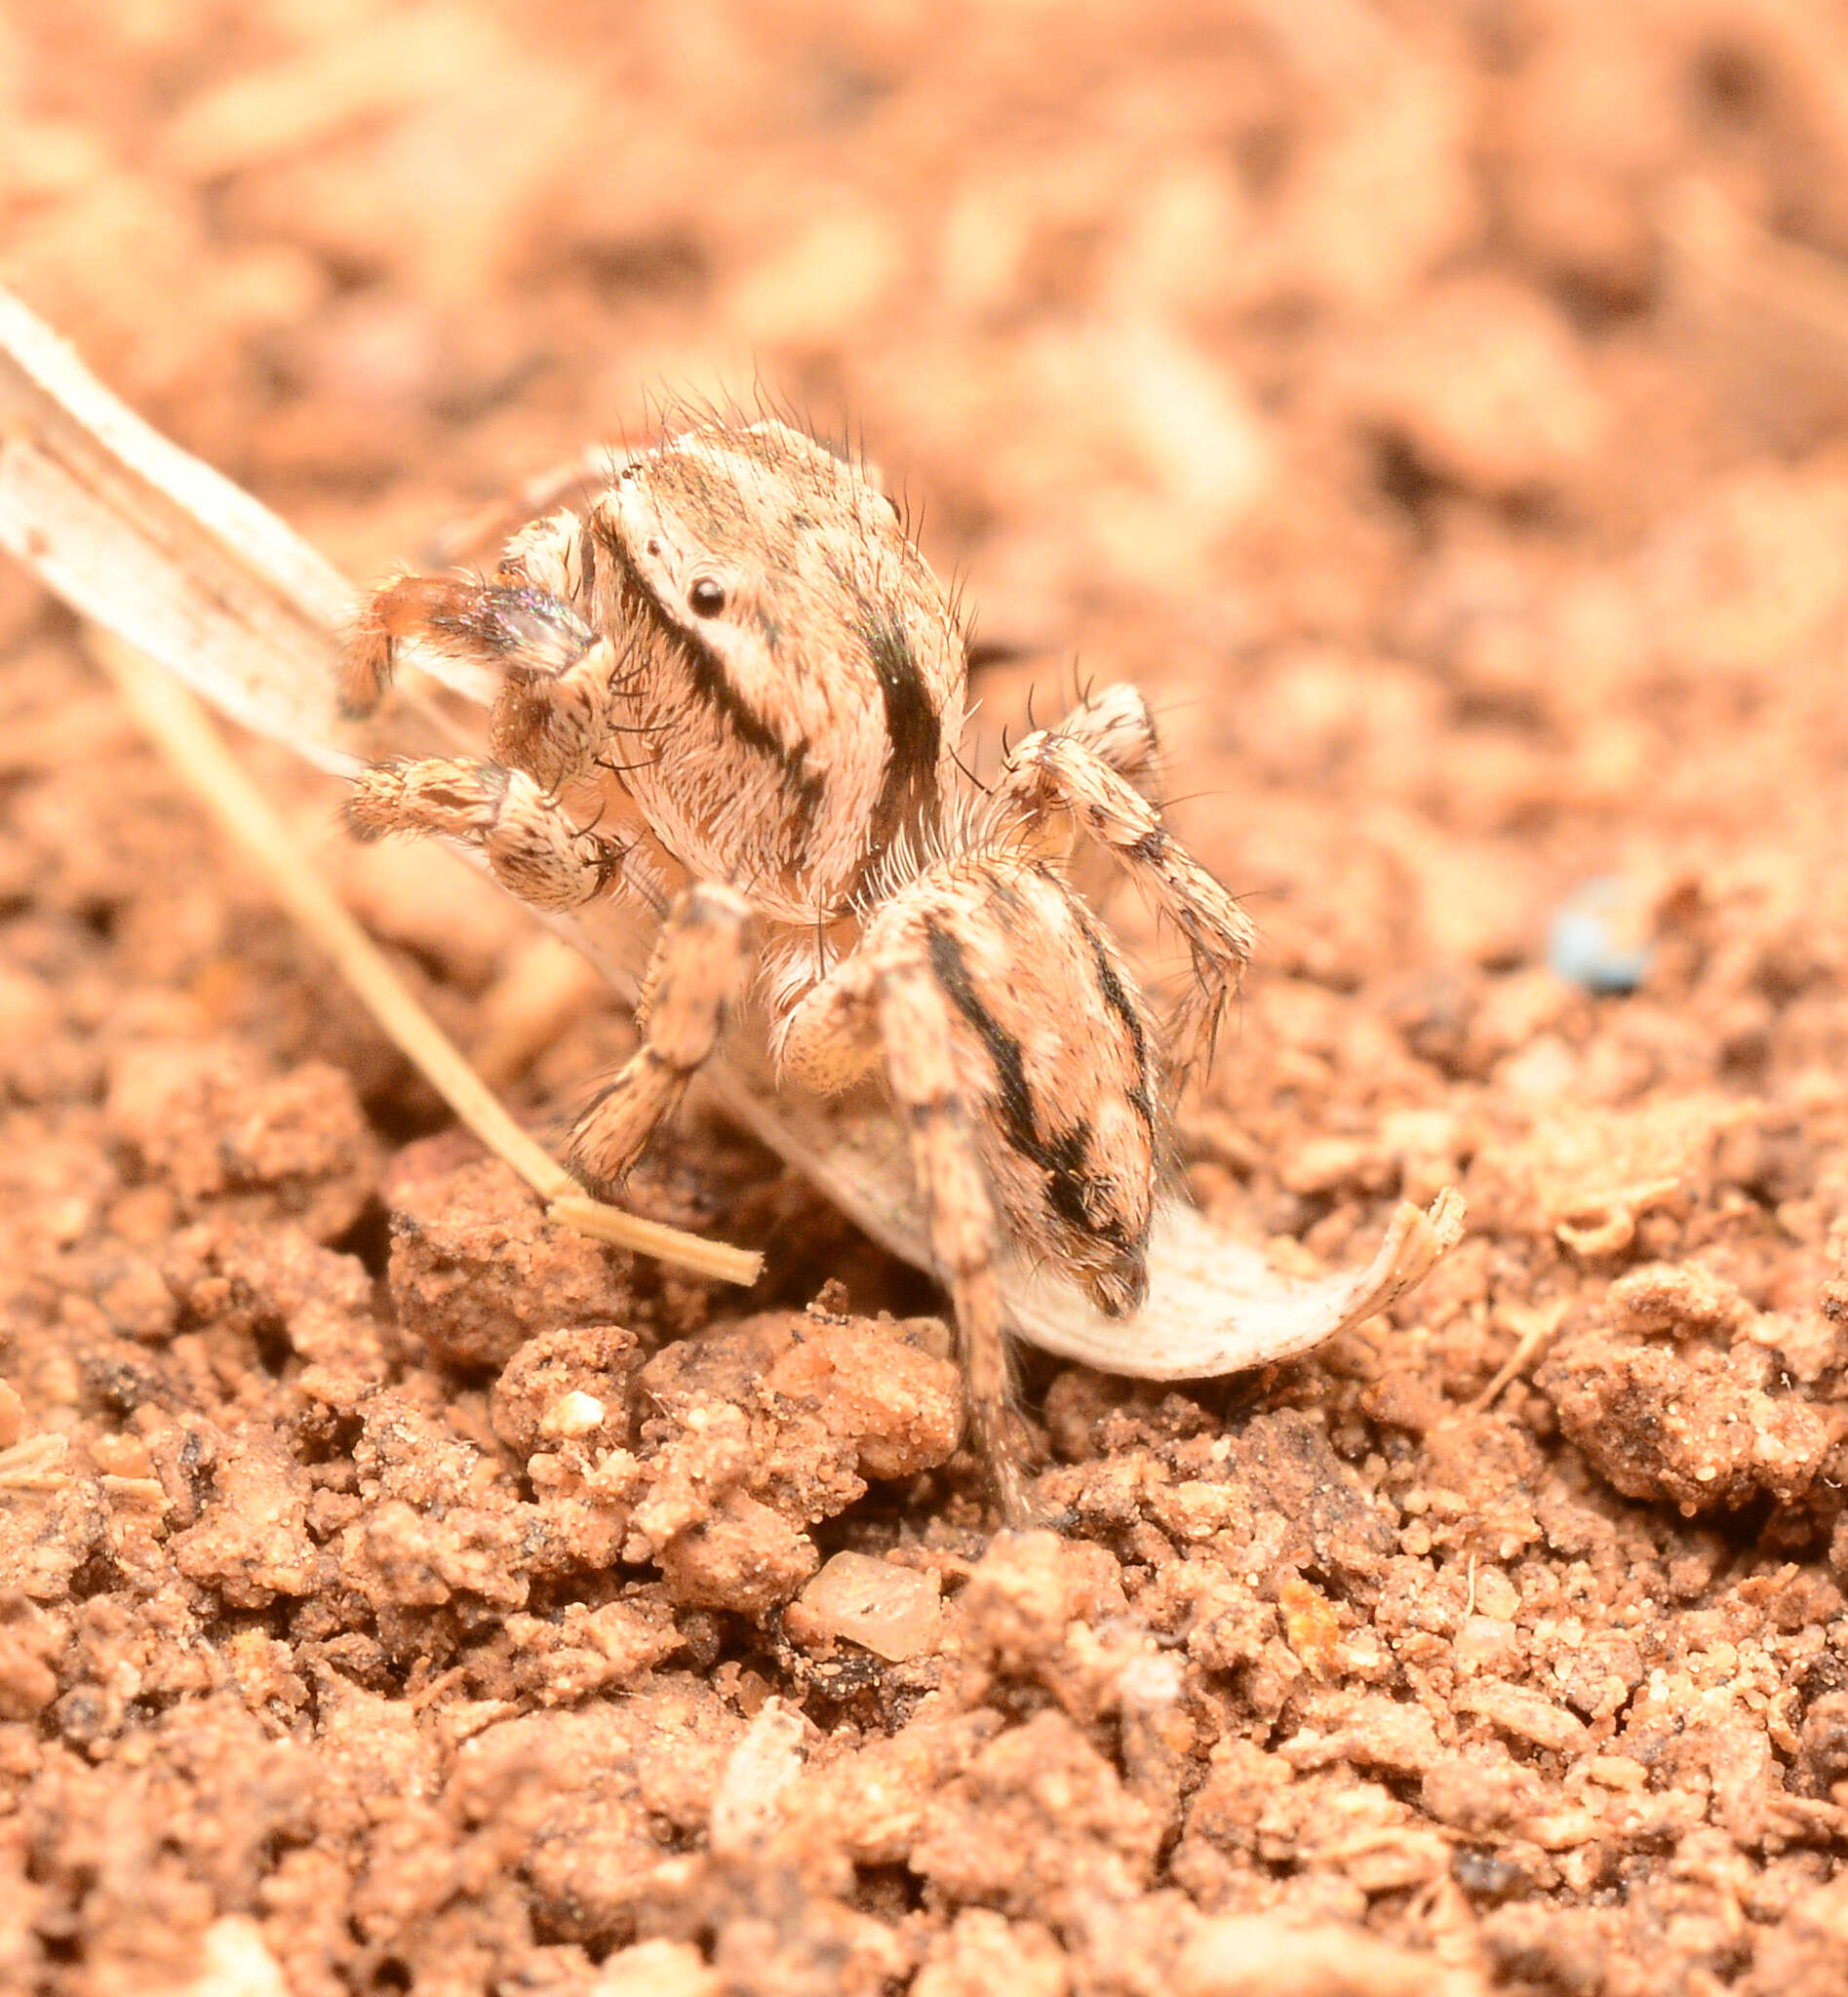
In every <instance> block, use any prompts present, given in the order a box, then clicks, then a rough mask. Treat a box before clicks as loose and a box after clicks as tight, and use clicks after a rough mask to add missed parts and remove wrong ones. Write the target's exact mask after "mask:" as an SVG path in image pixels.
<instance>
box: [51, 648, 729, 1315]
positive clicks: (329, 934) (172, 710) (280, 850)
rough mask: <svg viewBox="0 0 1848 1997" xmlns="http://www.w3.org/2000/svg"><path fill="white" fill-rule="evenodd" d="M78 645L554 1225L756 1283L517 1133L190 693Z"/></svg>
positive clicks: (130, 661)
mask: <svg viewBox="0 0 1848 1997" xmlns="http://www.w3.org/2000/svg"><path fill="white" fill-rule="evenodd" d="M88 644H89V649H90V652H91V655H92V656H93V657H94V658H95V659H96V660H97V661H98V663H99V664H100V665H101V666H102V667H103V668H104V670H105V671H106V672H107V673H108V675H109V677H110V678H111V679H112V680H113V681H114V682H115V684H116V686H117V688H118V690H119V691H120V692H121V695H122V698H123V700H124V701H125V702H126V703H127V705H128V707H129V709H130V711H131V712H132V713H133V714H134V716H135V718H136V720H137V721H138V723H139V724H141V726H142V728H143V729H145V730H146V732H147V734H148V735H149V736H150V737H151V738H152V739H153V740H154V742H155V743H156V744H157V745H158V746H159V748H160V750H161V753H162V754H163V755H164V756H166V758H167V759H168V761H169V762H170V763H171V764H173V765H174V767H175V769H177V771H178V772H179V774H180V775H181V776H182V777H184V779H185V780H186V783H187V784H188V785H189V786H190V788H191V789H192V791H193V792H194V794H195V795H196V796H197V797H198V798H199V800H200V801H201V802H202V803H204V804H205V806H206V808H207V809H208V810H209V811H210V812H211V813H212V816H213V818H214V819H215V820H216V822H217V825H218V827H219V830H220V831H222V832H223V833H224V834H225V836H226V837H227V838H228V839H230V840H231V841H232V842H234V843H235V844H236V845H237V846H238V847H239V848H240V849H241V850H242V851H243V852H244V853H245V855H246V856H247V857H248V858H249V859H250V860H252V861H253V862H254V863H255V864H256V867H257V868H258V869H259V870H260V872H261V873H262V875H263V877H264V879H265V880H266V881H268V883H269V885H270V888H271V890H272V892H273V893H274V894H275V896H276V898H277V900H278V901H280V902H281V903H282V905H283V907H284V908H286V909H287V910H288V911H289V914H290V915H291V916H292V917H293V918H294V919H295V921H296V922H297V923H299V925H300V926H301V928H302V929H304V930H305V931H306V932H307V934H308V935H309V936H311V937H312V938H313V939H314V940H315V942H316V943H317V944H319V945H320V947H321V948H322V949H323V950H324V951H326V952H327V954H328V956H329V957H330V958H332V959H333V960H334V965H335V966H336V968H337V969H338V970H339V973H340V975H341V976H342V977H343V978H344V979H345V980H346V982H347V983H348V984H349V985H350V986H352V988H353V990H354V991H355V992H356V993H358V995H359V997H360V998H361V999H363V1000H364V1001H365V1004H366V1006H367V1008H368V1010H370V1011H371V1013H372V1015H373V1017H374V1019H375V1020H377V1022H378V1024H379V1025H380V1026H381V1027H383V1028H384V1030H385V1032H386V1034H387V1035H388V1036H389V1037H390V1038H391V1040H392V1042H393V1043H394V1045H396V1046H397V1047H398V1048H399V1049H400V1050H401V1051H402V1052H403V1053H404V1054H405V1055H406V1056H407V1057H408V1058H409V1059H410V1060H411V1061H412V1062H413V1063H414V1064H415V1065H416V1068H417V1070H418V1072H419V1073H420V1074H421V1075H422V1076H423V1077H424V1078H425V1079H426V1080H427V1081H428V1082H429V1083H430V1085H431V1086H432V1087H433V1088H435V1089H436V1091H437V1092H438V1093H439V1094H440V1095H441V1096H442V1098H443V1100H444V1101H445V1102H446V1103H448V1104H449V1106H450V1108H451V1109H452V1110H453V1111H454V1112H455V1114H456V1116H458V1117H459V1118H460V1119H461V1120H462V1122H464V1123H466V1124H467V1125H468V1127H469V1129H471V1130H472V1131H473V1132H474V1133H475V1135H476V1136H477V1137H479V1138H480V1139H481V1141H482V1142H483V1143H484V1144H485V1145H487V1146H488V1147H489V1149H490V1150H491V1151H494V1152H497V1153H498V1154H499V1155H501V1156H502V1157H503V1158H505V1159H506V1161H507V1162H508V1163H509V1164H510V1165H511V1166H512V1167H513V1168H514V1170H515V1171H516V1172H518V1173H519V1174H520V1176H521V1177H522V1178H523V1179H524V1180H525V1181H526V1182H527V1184H528V1185H529V1186H531V1188H532V1190H533V1191H534V1192H535V1193H537V1194H539V1196H540V1197H541V1198H542V1199H544V1200H545V1202H546V1206H547V1211H548V1212H549V1213H550V1214H551V1216H552V1218H553V1219H554V1220H556V1221H559V1222H560V1223H562V1224H563V1225H565V1226H567V1227H571V1228H575V1229H577V1230H578V1232H579V1233H586V1234H593V1235H595V1236H596V1237H597V1239H599V1240H601V1241H609V1242H612V1243H614V1245H615V1246H617V1247H619V1248H628V1249H632V1250H634V1251H635V1252H636V1253H637V1254H639V1255H652V1256H654V1257H655V1258H656V1259H657V1260H659V1261H662V1262H671V1263H674V1264H675V1265H677V1266H678V1267H680V1268H682V1269H690V1270H692V1271H694V1272H695V1273H698V1274H700V1275H707V1276H715V1277H719V1278H721V1279H723V1280H725V1281H727V1282H734V1283H746V1284H748V1283H754V1282H755V1281H756V1280H757V1278H758V1275H759V1273H760V1272H761V1271H762V1269H763V1266H764V1264H763V1257H762V1256H760V1255H756V1254H753V1253H752V1252H750V1251H749V1250H747V1249H743V1248H733V1247H730V1246H728V1245H727V1243H725V1242H723V1241H705V1240H702V1239H700V1237H699V1236H698V1235H697V1234H688V1233H684V1232H683V1231H682V1230H681V1229H679V1228H670V1227H664V1226H663V1225H662V1224H661V1223H660V1222H658V1221H650V1220H645V1219H643V1218H642V1217H641V1216H640V1215H637V1214H629V1213H624V1212H623V1211H622V1210H621V1209H620V1208H618V1207H613V1206H609V1205H606V1204H605V1203H604V1202H603V1201H601V1200H597V1199H592V1198H591V1197H590V1196H589V1194H586V1193H585V1192H584V1190H583V1188H582V1187H581V1186H579V1185H578V1183H577V1182H576V1180H575V1179H573V1178H572V1177H571V1175H570V1173H569V1172H568V1171H566V1169H565V1168H564V1166H563V1165H561V1164H560V1163H559V1162H558V1160H557V1159H556V1158H554V1157H552V1156H551V1155H550V1154H549V1153H547V1152H546V1151H545V1150H544V1149H543V1148H542V1147H541V1146H539V1145H538V1144H536V1143H535V1142H534V1141H533V1140H532V1138H531V1137H530V1136H529V1135H528V1134H527V1133H526V1131H524V1130H523V1129H521V1127H520V1126H519V1124H518V1123H516V1122H515V1121H514V1120H513V1118H512V1116H509V1115H508V1113H507V1111H506V1109H505V1108H504V1107H503V1106H502V1104H501V1102H500V1100H499V1098H498V1097H496V1096H495V1095H494V1093H493V1092H492V1090H491V1089H490V1088H488V1087H487V1086H486V1085H485V1084H484V1083H483V1081H482V1079H481V1077H479V1076H478V1075H477V1074H476V1073H475V1071H474V1070H473V1069H472V1068H471V1067H470V1066H469V1065H468V1061H467V1059H466V1057H465V1056H464V1055H463V1054H462V1052H461V1050H460V1049H459V1048H458V1047H457V1046H456V1045H455V1044H454V1042H453V1041H452V1040H451V1039H450V1038H449V1037H448V1035H446V1034H445V1033H444V1032H443V1030H442V1028H441V1027H439V1026H438V1025H437V1023H436V1021H435V1020H433V1019H432V1018H431V1017H430V1015H429V1014H428V1013H427V1012H426V1011H425V1010H424V1009H423V1007H422V1006H421V1005H419V1004H418V1003H417V1001H416V999H414V998H413V997H412V995H411V993H410V992H409V991H408V990H407V989H406V987H405V984H404V982H403V980H402V979H400V978H399V976H398V974H397V972H396V971H394V970H393V969H392V967H391V965H390V963H389V962H387V960H386V959H385V957H384V954H383V953H382V952H381V951H380V950H379V948H378V946H377V945H376V944H375V943H374V941H373V940H372V938H371V937H370V936H368V935H367V934H366V932H365V930H364V929H362V928H361V927H360V925H359V924H358V923H357V922H356V921H355V920H353V918H352V917H351V916H350V915H348V914H347V912H346V910H345V909H344V908H342V907H341V906H340V903H339V902H338V901H337V900H336V899H335V897H334V893H333V891H332V890H331V889H330V888H329V887H328V886H327V884H326V882H325V881H322V880H321V879H320V877H319V876H318V875H317V874H315V873H314V871H313V870H312V868H310V867H309V866H308V864H307V863H306V861H305V859H304V858H303V855H302V853H301V851H300V849H299V847H298V846H297V844H296V842H295V841H294V840H293V839H292V838H291V836H290V833H289V829H288V827H287V826H285V825H284V824H283V822H282V820H281V819H280V818H279V817H278V816H277V815H276V813H275V812H274V811H273V810H272V809H271V808H270V806H269V804H268V803H266V802H265V800H264V798H263V797H262V794H261V793H260V792H259V791H258V790H257V788H256V785H255V784H254V783H253V782H252V781H251V779H250V778H249V777H248V776H247V775H246V774H245V772H244V770H243V768H242V766H241V765H240V764H238V762H237V759H236V758H235V757H234V756H232V754H231V753H230V751H229V750H228V749H227V748H226V747H225V746H224V743H223V741H222V740H221V739H220V737H219V735H218V733H217V731H216V729H215V728H214V727H213V725H212V724H211V722H210V721H209V720H208V719H207V718H206V715H205V713H204V711H203V709H201V707H200V705H199V703H198V702H197V701H196V700H195V699H194V698H193V697H192V695H191V694H189V693H188V692H187V691H186V689H185V688H184V687H183V686H182V685H180V684H179V682H178V681H177V680H176V679H174V678H173V676H172V675H171V674H168V673H164V672H162V671H161V670H160V668H159V667H158V666H156V665H153V664H151V663H150V662H149V661H148V660H147V659H145V658H144V657H142V656H141V655H140V654H139V653H138V651H136V650H135V648H134V647H133V646H128V645H124V644H123V643H122V641H121V640H120V639H118V638H115V637H114V636H112V635H111V634H110V633H108V632H106V631H102V630H99V629H95V628H93V629H92V630H91V632H90V634H89V640H88Z"/></svg>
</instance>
